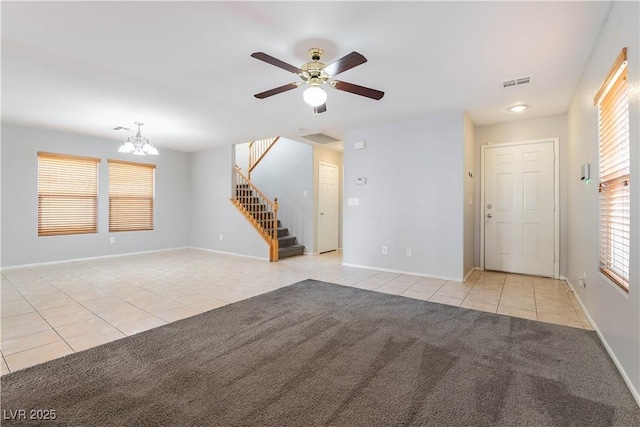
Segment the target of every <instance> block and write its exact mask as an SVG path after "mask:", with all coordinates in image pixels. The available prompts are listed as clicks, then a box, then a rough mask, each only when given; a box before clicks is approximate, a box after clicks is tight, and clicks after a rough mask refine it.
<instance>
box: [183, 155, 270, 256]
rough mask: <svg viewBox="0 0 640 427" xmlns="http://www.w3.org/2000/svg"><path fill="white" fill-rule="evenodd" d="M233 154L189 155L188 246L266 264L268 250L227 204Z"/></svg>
mask: <svg viewBox="0 0 640 427" xmlns="http://www.w3.org/2000/svg"><path fill="white" fill-rule="evenodd" d="M234 150H235V148H234V147H233V146H231V145H229V146H226V147H220V148H213V149H210V150H205V151H199V152H197V153H192V154H191V175H190V188H191V193H192V203H191V212H190V222H191V227H190V234H189V244H190V245H191V246H193V247H197V248H203V249H210V250H215V251H221V252H228V253H233V254H237V255H244V256H251V257H258V258H263V259H267V260H268V259H269V246H268V245H267V243H266V242H265V241H264V240H263V239H262V237H260V234H258V232H257V231H256V230H255V229H254V228H253V226H251V224H249V221H247V219H246V218H245V217H244V216H242V214H241V213H240V212H239V211H238V209H236V207H235V206H234V205H233V204H232V203H231V201H230V198H231V196H232V177H233V173H234V171H233V169H234V168H233V155H234ZM220 235H222V240H221V239H220Z"/></svg>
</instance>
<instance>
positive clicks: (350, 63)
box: [251, 47, 384, 114]
mask: <svg viewBox="0 0 640 427" xmlns="http://www.w3.org/2000/svg"><path fill="white" fill-rule="evenodd" d="M251 56H252V57H253V58H256V59H259V60H260V61H264V62H266V63H268V64H271V65H275V66H276V67H278V68H282V69H283V70H286V71H289V72H290V73H293V74H297V75H298V77H300V79H302V81H301V82H294V83H289V84H286V85H283V86H280V87H277V88H274V89H271V90H267V91H265V92H261V93H257V94H255V95H254V96H255V97H256V98H258V99H264V98H268V97H270V96H273V95H277V94H279V93H282V92H286V91H288V90H291V89H295V88H297V87H300V86H303V85H306V86H308V87H307V89H305V91H304V93H303V97H304V100H305V102H306V103H307V104H309V105H311V106H312V107H313V111H314V112H315V113H316V114H319V113H324V112H325V111H327V104H326V100H327V93H326V92H325V91H324V89H322V86H323V85H324V84H327V85H330V86H332V87H334V88H335V89H338V90H341V91H344V92H350V93H355V94H356V95H360V96H364V97H366V98H371V99H375V100H379V99H381V98H382V97H383V96H384V92H382V91H379V90H376V89H371V88H368V87H364V86H359V85H356V84H353V83H347V82H343V81H340V80H333V77H334V76H336V75H338V74H340V73H342V72H344V71H347V70H349V69H351V68H353V67H357V66H358V65H362V64H364V63H365V62H367V58H365V57H364V56H362V55H361V54H359V53H358V52H351V53H350V54H348V55H345V56H343V57H342V58H340V59H338V60H337V61H335V62H333V63H331V64H329V65H325V64H323V63H322V62H320V57H321V56H322V49H319V48H317V47H314V48H312V49H309V56H310V57H311V62H307V63H306V64H304V65H303V66H302V67H300V68H298V67H294V66H293V65H290V64H287V63H286V62H283V61H281V60H279V59H277V58H274V57H273V56H271V55H267V54H266V53H264V52H254V53H252V54H251Z"/></svg>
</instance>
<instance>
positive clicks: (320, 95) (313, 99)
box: [302, 86, 327, 107]
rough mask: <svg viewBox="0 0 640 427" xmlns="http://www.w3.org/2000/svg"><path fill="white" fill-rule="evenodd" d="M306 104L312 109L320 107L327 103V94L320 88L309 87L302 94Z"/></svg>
mask: <svg viewBox="0 0 640 427" xmlns="http://www.w3.org/2000/svg"><path fill="white" fill-rule="evenodd" d="M302 97H303V98H304V102H306V103H307V104H309V105H311V106H312V107H319V106H321V105H322V104H324V103H325V102H326V101H327V92H325V91H324V89H322V88H321V87H320V86H309V87H308V88H306V89H305V90H304V92H303V93H302Z"/></svg>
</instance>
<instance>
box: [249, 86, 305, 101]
mask: <svg viewBox="0 0 640 427" xmlns="http://www.w3.org/2000/svg"><path fill="white" fill-rule="evenodd" d="M297 87H298V84H297V83H288V84H286V85H283V86H280V87H276V88H273V89H271V90H267V91H265V92H261V93H256V94H255V95H253V96H255V97H256V98H258V99H265V98H268V97H270V96H273V95H277V94H279V93H282V92H286V91H288V90H291V89H295V88H297Z"/></svg>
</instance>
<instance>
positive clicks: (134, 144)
mask: <svg viewBox="0 0 640 427" xmlns="http://www.w3.org/2000/svg"><path fill="white" fill-rule="evenodd" d="M143 124H144V123H139V122H136V125H138V132H137V133H136V136H134V137H129V138H127V139H126V141H124V142H123V143H122V145H121V146H120V148H119V149H118V152H119V153H129V154H135V155H136V156H146V155H147V154H149V155H151V156H157V155H158V149H157V148H156V147H155V145H153V143H152V142H151V141H149V140H148V139H147V138H143V137H142V135H141V134H140V126H142V125H143Z"/></svg>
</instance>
